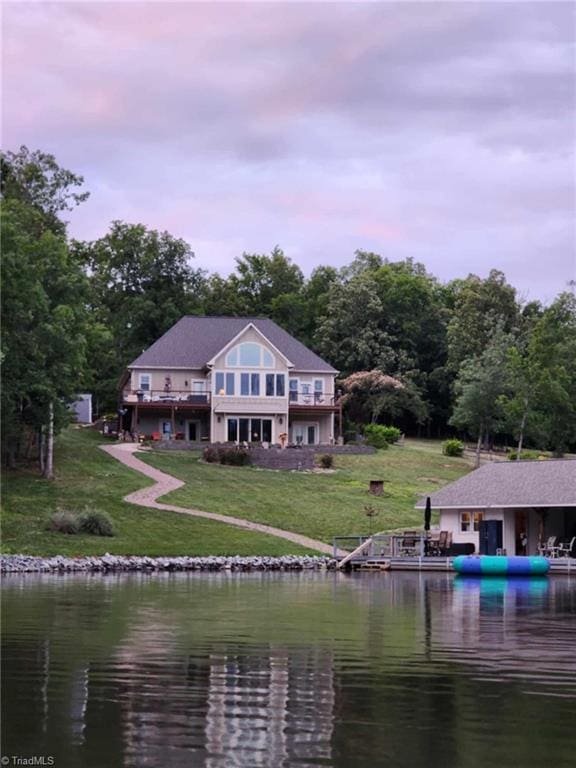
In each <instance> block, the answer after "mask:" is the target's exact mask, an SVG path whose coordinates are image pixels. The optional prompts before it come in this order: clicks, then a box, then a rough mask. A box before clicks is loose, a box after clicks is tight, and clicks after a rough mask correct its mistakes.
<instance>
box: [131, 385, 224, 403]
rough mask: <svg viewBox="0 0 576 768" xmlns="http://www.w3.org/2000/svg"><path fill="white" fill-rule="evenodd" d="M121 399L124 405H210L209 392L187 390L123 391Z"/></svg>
mask: <svg viewBox="0 0 576 768" xmlns="http://www.w3.org/2000/svg"><path fill="white" fill-rule="evenodd" d="M123 398H124V402H125V403H143V404H144V403H156V404H158V405H162V404H166V405H173V404H175V403H177V404H180V405H184V404H185V405H199V406H202V405H210V392H191V391H190V390H189V389H170V390H166V389H146V390H142V389H129V390H124V393H123Z"/></svg>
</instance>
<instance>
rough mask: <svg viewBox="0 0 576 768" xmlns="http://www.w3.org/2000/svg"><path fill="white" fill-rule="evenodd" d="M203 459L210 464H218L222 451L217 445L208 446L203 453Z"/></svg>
mask: <svg viewBox="0 0 576 768" xmlns="http://www.w3.org/2000/svg"><path fill="white" fill-rule="evenodd" d="M202 458H203V459H204V461H207V462H208V463H209V464H218V463H219V461H220V451H219V450H218V448H217V447H216V446H215V445H207V446H206V448H204V451H203V452H202Z"/></svg>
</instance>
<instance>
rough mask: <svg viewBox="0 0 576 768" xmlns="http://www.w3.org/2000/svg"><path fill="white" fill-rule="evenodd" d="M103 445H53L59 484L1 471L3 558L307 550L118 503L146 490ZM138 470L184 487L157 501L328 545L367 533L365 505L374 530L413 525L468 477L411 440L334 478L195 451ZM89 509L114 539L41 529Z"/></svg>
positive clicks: (456, 463)
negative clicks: (229, 461)
mask: <svg viewBox="0 0 576 768" xmlns="http://www.w3.org/2000/svg"><path fill="white" fill-rule="evenodd" d="M102 441H103V438H102V437H101V435H99V434H97V433H95V432H93V431H92V430H90V429H77V428H70V429H68V430H67V431H66V432H64V433H63V434H62V435H61V436H60V437H59V438H58V441H57V450H56V474H57V477H56V480H55V481H53V482H48V481H46V480H43V479H41V478H40V477H39V476H38V473H37V471H36V469H35V468H33V469H30V470H18V471H15V472H13V471H6V472H5V473H4V482H3V488H2V497H3V510H2V551H3V552H5V553H22V554H36V555H56V554H63V555H83V554H89V555H99V554H104V553H105V552H110V553H112V554H134V555H144V554H145V555H151V556H158V555H208V554H213V555H225V554H226V555H230V554H238V555H253V554H262V555H281V554H287V553H294V554H302V553H304V552H305V551H306V550H304V549H302V548H299V547H297V546H296V545H295V544H292V543H290V542H286V541H283V540H281V539H277V538H275V537H273V536H266V535H263V534H257V533H252V532H249V531H242V530H240V529H238V528H234V527H232V526H228V525H224V524H221V523H216V522H212V521H210V520H201V519H194V518H188V517H185V516H183V515H179V514H177V513H172V512H165V511H153V510H145V509H143V508H141V507H135V506H132V505H130V504H125V503H124V502H123V501H122V497H123V496H125V495H126V494H128V493H130V492H132V491H135V490H137V489H138V488H142V487H144V486H145V485H147V484H150V481H149V480H147V479H146V478H145V477H144V476H143V475H140V474H139V473H135V472H132V471H131V470H129V469H128V468H126V467H124V466H122V465H121V464H120V463H119V462H117V461H116V460H115V459H113V458H112V457H110V456H108V455H107V454H106V453H104V452H103V451H101V450H100V449H99V448H98V445H99V444H101V443H102ZM142 458H143V460H144V461H146V462H148V463H149V464H151V465H153V466H155V467H158V468H159V469H163V470H165V471H166V472H169V473H171V474H173V475H175V476H176V477H179V478H181V479H182V480H184V481H185V482H186V486H185V487H184V488H182V489H180V490H178V491H175V492H174V493H171V494H169V495H168V496H165V497H163V499H162V500H163V501H166V502H171V503H174V504H178V505H180V506H189V507H197V508H199V509H203V510H206V511H209V512H221V513H224V514H232V515H235V516H238V517H243V518H246V519H248V520H254V521H257V522H262V523H267V524H269V525H274V526H277V527H279V528H284V529H286V530H290V531H296V532H298V533H303V534H306V535H308V536H311V537H313V538H316V539H321V540H322V541H326V542H331V541H332V537H333V536H337V535H346V534H353V533H365V532H367V530H368V526H369V523H368V520H367V519H366V517H365V516H364V513H363V510H364V507H365V506H366V505H367V504H372V505H373V506H374V507H375V508H376V509H377V510H378V515H377V517H376V518H375V519H374V522H373V529H374V530H390V529H394V528H399V527H412V526H419V525H421V523H422V514H421V513H420V512H416V511H415V510H414V503H415V501H416V499H417V495H418V493H426V492H431V491H434V490H435V489H437V488H439V487H440V486H441V485H443V484H444V483H446V482H449V481H451V480H455V479H456V478H458V477H460V476H461V475H462V474H464V473H465V472H466V471H467V470H468V465H467V464H466V462H465V461H464V460H463V459H451V458H447V457H445V456H442V454H441V452H440V444H439V443H435V442H426V441H421V442H416V441H412V442H410V441H408V442H407V444H406V446H405V447H403V448H398V447H393V448H390V449H389V450H388V451H383V452H380V453H378V454H376V455H374V456H336V457H335V469H336V471H335V472H334V473H332V474H311V473H310V474H309V473H304V472H273V471H269V470H261V469H257V468H254V467H221V466H215V465H211V464H204V463H202V462H199V461H198V459H199V455H198V454H197V453H192V452H178V453H160V452H155V453H149V454H142ZM378 479H384V480H385V481H387V482H386V485H385V488H386V495H385V497H382V498H378V497H374V496H370V495H369V494H368V492H367V488H368V482H369V480H378ZM85 506H91V507H94V508H97V509H100V510H103V511H106V512H107V513H108V514H109V515H110V517H111V518H112V520H113V523H114V527H115V530H116V535H115V536H114V537H112V538H101V537H96V536H87V535H75V536H67V535H65V534H60V533H52V532H49V531H47V530H46V528H47V524H48V521H49V518H50V516H51V514H52V513H53V512H54V511H56V510H57V509H66V510H71V511H82V510H83V509H84V507H85Z"/></svg>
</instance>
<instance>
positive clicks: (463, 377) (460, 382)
mask: <svg viewBox="0 0 576 768" xmlns="http://www.w3.org/2000/svg"><path fill="white" fill-rule="evenodd" d="M512 342H513V339H512V337H511V336H510V335H509V334H507V333H506V332H505V331H504V330H503V328H502V327H501V326H500V327H499V328H497V330H496V332H495V334H494V338H493V339H492V340H491V342H490V343H489V344H488V346H487V347H486V348H485V349H484V351H483V352H482V353H481V354H480V355H478V356H477V357H474V358H471V359H469V360H465V361H464V362H463V363H462V365H461V366H460V374H459V376H458V379H457V381H456V387H455V389H456V404H455V406H454V412H453V414H452V418H451V419H450V423H451V424H452V425H453V426H455V427H459V428H461V429H465V430H467V431H468V432H470V433H471V434H472V435H475V436H476V437H477V444H476V466H479V464H480V448H481V445H482V439H483V437H486V438H487V437H488V436H489V435H490V434H491V433H493V432H494V431H497V430H498V428H499V427H500V424H501V421H502V416H503V414H502V407H501V397H502V395H503V394H504V393H505V391H506V358H507V354H508V350H509V349H510V347H511V345H512Z"/></svg>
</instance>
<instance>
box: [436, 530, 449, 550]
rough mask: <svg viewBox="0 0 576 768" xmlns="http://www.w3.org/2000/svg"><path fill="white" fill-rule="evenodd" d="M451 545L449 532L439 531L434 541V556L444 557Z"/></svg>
mask: <svg viewBox="0 0 576 768" xmlns="http://www.w3.org/2000/svg"><path fill="white" fill-rule="evenodd" d="M451 544H452V533H451V532H450V531H440V533H439V534H438V540H437V541H436V548H435V550H434V554H435V555H440V556H441V555H445V554H446V553H447V552H448V550H449V549H450V546H451Z"/></svg>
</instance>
